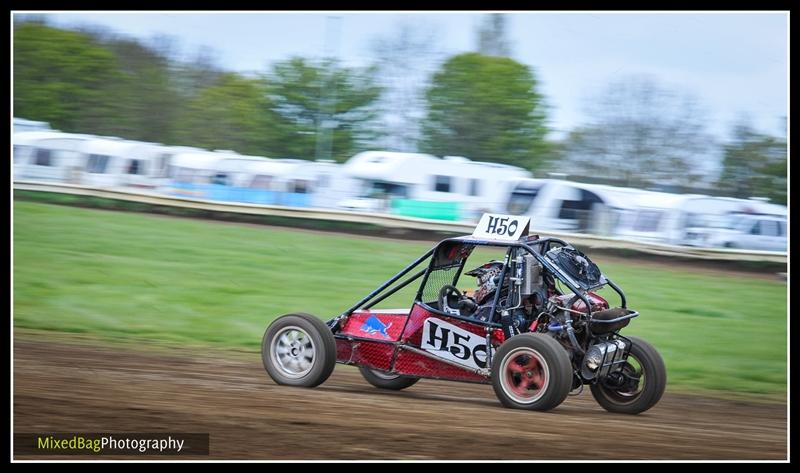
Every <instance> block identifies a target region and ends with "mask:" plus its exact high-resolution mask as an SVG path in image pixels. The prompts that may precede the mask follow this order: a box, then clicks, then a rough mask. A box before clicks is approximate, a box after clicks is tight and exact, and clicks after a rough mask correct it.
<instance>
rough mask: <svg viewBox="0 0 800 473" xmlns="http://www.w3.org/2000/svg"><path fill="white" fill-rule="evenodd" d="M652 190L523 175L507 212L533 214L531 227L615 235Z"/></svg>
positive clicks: (516, 185)
mask: <svg viewBox="0 0 800 473" xmlns="http://www.w3.org/2000/svg"><path fill="white" fill-rule="evenodd" d="M649 193H650V192H648V191H642V190H639V189H631V188H625V187H612V186H605V185H598V184H585V183H581V182H572V181H565V180H560V179H520V180H518V181H516V182H515V183H514V185H513V187H512V190H511V193H510V195H509V197H508V200H507V203H506V208H505V209H504V211H505V212H507V213H510V214H513V215H526V216H529V217H531V230H532V231H534V230H536V231H538V230H542V231H552V232H566V233H590V234H594V235H606V236H613V235H615V234H616V233H617V231H618V229H619V228H620V227H621V226H623V225H624V222H625V221H626V220H628V219H630V216H631V215H632V214H633V212H634V211H635V208H636V202H637V200H638V199H639V198H640V197H641V196H643V195H645V194H649Z"/></svg>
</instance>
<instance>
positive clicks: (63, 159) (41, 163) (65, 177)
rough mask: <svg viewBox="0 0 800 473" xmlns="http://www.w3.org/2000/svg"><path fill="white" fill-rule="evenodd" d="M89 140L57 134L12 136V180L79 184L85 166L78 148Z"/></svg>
mask: <svg viewBox="0 0 800 473" xmlns="http://www.w3.org/2000/svg"><path fill="white" fill-rule="evenodd" d="M93 138H95V137H94V136H91V135H79V134H74V133H62V132H60V131H27V132H22V133H15V134H14V137H13V145H14V179H22V180H25V179H30V180H44V181H58V182H64V183H72V184H80V183H81V178H82V175H83V168H84V166H85V164H86V156H85V155H84V154H83V152H81V148H82V146H83V144H84V143H85V142H86V141H87V140H90V139H93Z"/></svg>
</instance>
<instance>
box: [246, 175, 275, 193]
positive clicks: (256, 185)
mask: <svg viewBox="0 0 800 473" xmlns="http://www.w3.org/2000/svg"><path fill="white" fill-rule="evenodd" d="M271 184H272V176H267V175H265V174H259V175H257V176H256V177H254V178H253V182H251V183H250V188H251V189H261V190H265V191H266V190H269V188H270V185H271Z"/></svg>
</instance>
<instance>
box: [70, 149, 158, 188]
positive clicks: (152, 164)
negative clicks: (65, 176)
mask: <svg viewBox="0 0 800 473" xmlns="http://www.w3.org/2000/svg"><path fill="white" fill-rule="evenodd" d="M81 151H82V152H83V153H84V154H85V155H86V166H85V168H84V173H83V179H82V183H83V184H86V185H90V186H97V187H127V186H130V187H141V188H156V187H159V186H160V185H162V184H163V183H164V180H165V179H166V177H167V164H168V163H167V156H166V149H165V147H164V146H161V145H157V144H153V143H145V142H141V141H129V140H123V139H120V138H106V137H97V138H94V139H91V140H87V141H86V142H84V143H83V146H82V147H81Z"/></svg>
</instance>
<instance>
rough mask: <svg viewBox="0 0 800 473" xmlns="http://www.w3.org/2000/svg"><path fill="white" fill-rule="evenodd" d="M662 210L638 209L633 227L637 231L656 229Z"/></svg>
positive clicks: (652, 230)
mask: <svg viewBox="0 0 800 473" xmlns="http://www.w3.org/2000/svg"><path fill="white" fill-rule="evenodd" d="M663 215H664V212H660V211H658V210H640V211H639V212H637V213H636V220H635V221H634V222H633V229H634V231H637V232H654V231H656V230H658V227H659V224H660V222H661V217H662V216H663Z"/></svg>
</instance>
